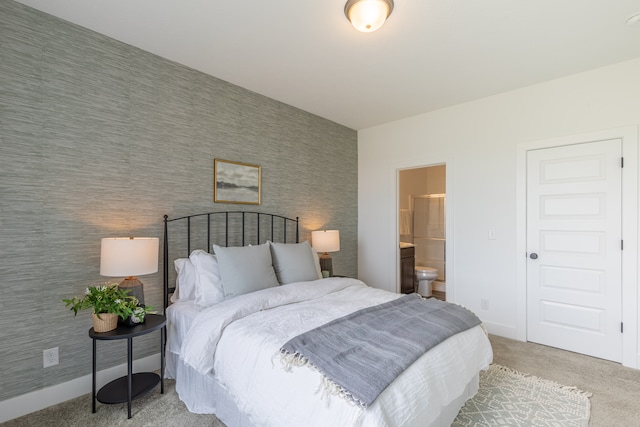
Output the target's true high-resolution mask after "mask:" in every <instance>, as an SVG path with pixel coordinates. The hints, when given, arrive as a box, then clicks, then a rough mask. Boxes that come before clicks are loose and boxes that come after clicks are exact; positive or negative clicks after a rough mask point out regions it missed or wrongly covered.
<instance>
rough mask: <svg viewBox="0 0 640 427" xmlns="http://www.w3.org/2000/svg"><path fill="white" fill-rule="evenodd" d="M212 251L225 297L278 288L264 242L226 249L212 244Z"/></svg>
mask: <svg viewBox="0 0 640 427" xmlns="http://www.w3.org/2000/svg"><path fill="white" fill-rule="evenodd" d="M213 251H214V252H215V253H216V256H217V257H218V266H219V268H220V277H221V278H222V287H223V289H224V296H225V298H232V297H235V296H238V295H242V294H248V293H249V292H254V291H259V290H260V289H266V288H270V287H273V286H278V279H277V278H276V273H275V271H274V270H273V264H272V262H271V251H270V250H269V246H268V245H267V244H266V243H265V244H263V245H257V246H238V247H229V248H226V247H223V246H218V245H213Z"/></svg>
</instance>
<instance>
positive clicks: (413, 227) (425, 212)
mask: <svg viewBox="0 0 640 427" xmlns="http://www.w3.org/2000/svg"><path fill="white" fill-rule="evenodd" d="M398 179H399V206H398V208H399V212H398V218H399V221H398V225H399V230H398V235H399V238H400V242H399V244H400V248H401V249H400V250H401V257H402V251H403V250H404V251H407V249H408V248H413V250H412V251H411V252H412V253H414V260H413V261H414V262H413V264H414V268H413V270H414V271H415V267H418V268H419V269H420V268H422V269H424V270H428V271H429V272H431V273H432V275H433V276H432V277H433V280H431V281H429V280H422V281H421V282H418V281H417V278H415V277H414V278H413V279H414V283H413V288H414V290H415V291H416V292H419V293H420V294H421V295H423V296H428V297H435V298H438V299H441V300H446V222H445V217H446V165H435V166H426V167H420V168H414V169H406V170H401V171H400V172H399V178H398ZM409 250H411V249H409ZM402 266H403V267H402V271H403V274H402V275H401V284H400V289H406V288H407V286H406V283H404V282H406V281H407V280H408V279H407V277H406V276H407V274H405V273H404V272H405V270H407V269H408V270H409V272H411V270H412V268H411V267H408V268H407V263H406V259H403V261H402ZM414 276H415V275H414ZM409 279H411V276H410V275H409Z"/></svg>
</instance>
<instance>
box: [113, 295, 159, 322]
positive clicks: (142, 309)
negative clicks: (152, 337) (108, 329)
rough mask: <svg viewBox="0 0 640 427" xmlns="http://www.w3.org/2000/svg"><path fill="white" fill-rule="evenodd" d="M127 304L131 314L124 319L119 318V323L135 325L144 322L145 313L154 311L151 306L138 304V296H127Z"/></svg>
mask: <svg viewBox="0 0 640 427" xmlns="http://www.w3.org/2000/svg"><path fill="white" fill-rule="evenodd" d="M127 305H128V306H129V308H130V309H131V315H130V316H129V317H127V318H125V319H120V323H122V324H123V325H128V326H135V325H139V324H141V323H144V318H145V316H146V315H147V313H155V311H154V310H153V307H150V306H146V305H144V304H140V303H139V301H138V298H136V297H133V296H132V297H129V299H128V300H127Z"/></svg>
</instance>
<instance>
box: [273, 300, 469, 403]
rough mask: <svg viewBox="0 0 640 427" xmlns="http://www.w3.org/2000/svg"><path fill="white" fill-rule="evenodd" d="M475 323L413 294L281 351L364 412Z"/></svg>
mask: <svg viewBox="0 0 640 427" xmlns="http://www.w3.org/2000/svg"><path fill="white" fill-rule="evenodd" d="M479 324H480V319H478V318H477V317H476V315H475V314H473V313H472V312H470V311H469V310H467V309H465V308H463V307H460V306H458V305H455V304H450V303H446V302H442V301H438V300H436V299H433V298H431V299H428V300H424V299H422V298H420V297H419V296H418V295H417V294H412V295H405V296H403V297H400V298H398V299H396V300H393V301H390V302H387V303H384V304H380V305H377V306H373V307H368V308H365V309H362V310H359V311H356V312H355V313H352V314H350V315H347V316H345V317H342V318H340V319H336V320H334V321H331V322H329V323H327V324H325V325H322V326H320V327H318V328H316V329H312V330H311V331H308V332H305V333H303V334H301V335H299V336H297V337H295V338H293V339H291V340H290V341H289V342H287V343H286V344H285V345H284V346H282V348H281V349H280V352H281V353H282V355H283V360H284V361H285V363H286V364H289V365H290V366H299V365H305V364H310V365H312V366H313V367H315V368H316V369H317V370H318V371H319V372H320V373H321V374H322V375H323V376H324V378H325V380H326V381H328V382H329V383H330V385H331V386H332V387H334V388H335V391H336V392H338V393H339V394H341V395H343V396H345V397H346V398H348V399H350V400H352V401H354V402H356V403H357V404H359V405H360V406H362V407H367V406H369V405H370V404H371V403H372V402H373V401H374V400H375V399H376V398H377V397H378V395H379V394H380V393H382V391H383V390H384V389H385V388H386V387H387V386H388V385H389V384H390V383H391V382H392V381H393V380H394V379H395V378H396V377H397V376H398V375H399V374H400V373H401V372H403V371H404V370H405V369H406V368H408V367H409V365H411V364H412V363H413V362H415V361H416V360H417V359H418V358H419V357H420V356H422V355H423V354H424V353H425V352H427V351H428V350H429V349H431V348H432V347H435V346H436V345H438V344H439V343H441V342H443V341H444V340H446V339H447V338H449V337H451V336H453V335H455V334H457V333H459V332H462V331H466V330H467V329H470V328H472V327H474V326H477V325H479Z"/></svg>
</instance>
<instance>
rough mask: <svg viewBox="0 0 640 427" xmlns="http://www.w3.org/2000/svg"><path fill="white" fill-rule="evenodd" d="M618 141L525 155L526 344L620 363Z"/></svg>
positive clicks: (619, 152) (539, 151) (619, 141)
mask: <svg viewBox="0 0 640 427" xmlns="http://www.w3.org/2000/svg"><path fill="white" fill-rule="evenodd" d="M621 158H622V141H621V140H620V139H612V140H605V141H597V142H585V143H582V144H574V145H568V146H562V147H551V148H544V149H540V150H531V151H530V152H529V153H528V155H527V246H528V248H529V250H528V252H529V257H528V261H527V263H528V265H527V337H528V340H529V341H533V342H537V343H539V344H544V345H549V346H552V347H557V348H562V349H565V350H569V351H573V352H576V353H582V354H587V355H589V356H595V357H599V358H602V359H607V360H611V361H614V362H620V361H621V359H622V331H621V330H620V324H621V319H622V301H621V295H622V282H621V273H622V263H621V260H622V247H621V244H620V242H621V241H622V199H621V188H622V167H621V162H620V159H621Z"/></svg>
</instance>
